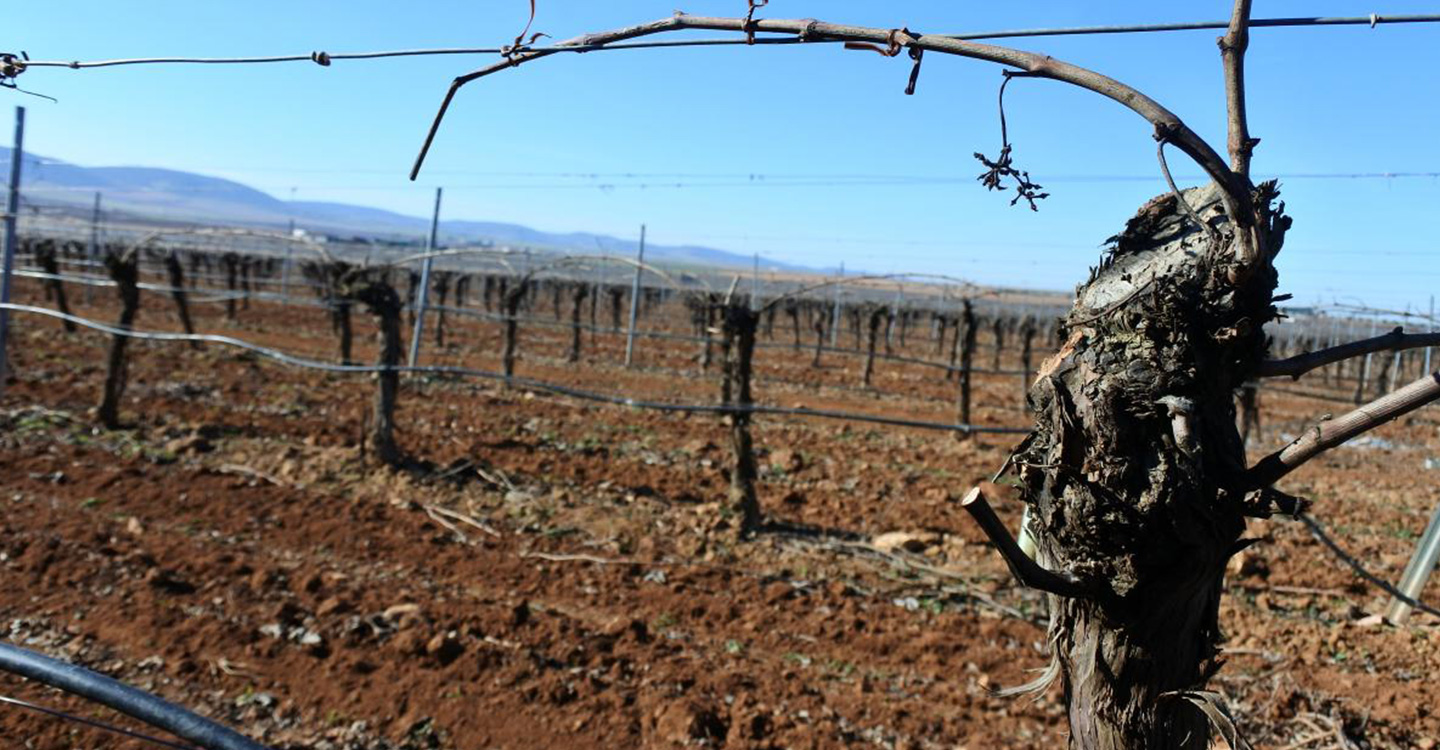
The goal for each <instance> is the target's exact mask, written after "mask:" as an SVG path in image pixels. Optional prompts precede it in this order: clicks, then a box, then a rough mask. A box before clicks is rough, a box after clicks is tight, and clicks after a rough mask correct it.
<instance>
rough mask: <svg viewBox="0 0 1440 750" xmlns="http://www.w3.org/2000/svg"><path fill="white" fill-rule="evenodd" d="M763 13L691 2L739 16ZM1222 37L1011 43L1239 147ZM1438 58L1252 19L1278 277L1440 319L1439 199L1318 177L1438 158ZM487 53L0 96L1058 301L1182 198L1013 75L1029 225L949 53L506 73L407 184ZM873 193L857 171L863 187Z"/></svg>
mask: <svg viewBox="0 0 1440 750" xmlns="http://www.w3.org/2000/svg"><path fill="white" fill-rule="evenodd" d="M538 4H539V15H538V17H537V19H536V21H535V26H534V30H536V31H543V32H546V33H549V34H551V35H552V36H554V37H555V38H559V39H563V38H567V37H570V36H573V35H576V34H580V33H583V32H586V31H594V30H600V29H607V28H612V27H616V26H623V25H628V24H631V23H636V22H640V21H645V20H652V19H655V18H660V17H663V16H665V15H668V14H669V13H670V12H671V10H672V9H673V8H674V7H675V5H676V3H675V0H664V1H663V2H652V1H651V0H625V1H623V2H605V3H599V2H578V1H576V0H563V1H562V0H539V3H538ZM744 6H745V3H744V0H694V1H693V2H686V3H683V4H682V5H681V6H680V7H681V8H682V9H684V10H685V11H687V12H691V13H697V14H705V15H743V12H744ZM1435 10H1436V8H1435V7H1434V4H1433V3H1421V2H1405V1H1401V0H1385V1H1384V2H1382V3H1380V4H1379V5H1377V4H1375V3H1370V4H1361V3H1358V2H1340V1H1334V2H1327V1H1324V0H1313V1H1311V2H1305V3H1299V2H1293V1H1291V0H1257V2H1256V3H1255V16H1256V17H1257V18H1259V17H1276V16H1293V15H1367V14H1369V13H1371V12H1379V13H1381V14H1382V15H1384V14H1402V13H1424V12H1434V11H1435ZM528 11H529V4H528V3H527V2H526V0H489V1H487V2H468V3H461V2H426V3H410V4H401V3H395V2H369V1H366V0H347V1H346V2H339V1H338V0H337V1H328V2H322V1H319V0H316V1H312V2H303V3H297V2H273V1H271V0H252V1H251V2H244V3H240V2H199V3H197V2H179V1H178V0H167V1H163V2H162V1H153V2H147V1H144V0H130V1H129V2H125V3H115V2H99V1H94V2H90V1H86V2H80V1H71V0H50V1H49V2H44V3H15V4H12V7H10V8H7V11H6V23H5V24H4V28H3V30H0V49H4V50H20V49H23V50H26V51H28V52H29V53H30V55H31V57H32V58H35V59H46V60H50V59H97V58H109V57H134V56H156V55H265V54H289V53H308V52H309V51H311V50H327V51H331V52H338V51H360V50H372V49H394V48H408V47H431V46H441V47H443V46H491V45H499V44H504V43H506V42H508V41H509V40H511V39H513V38H514V36H515V34H517V33H518V32H519V30H520V28H521V27H523V26H524V24H525V20H526V16H527V15H528ZM1228 11H1229V3H1228V2H1221V1H1219V0H1212V1H1211V2H1203V3H1193V2H1192V3H1159V2H1149V3H1140V2H1128V1H1126V2H1105V3H1077V2H1027V3H1007V4H1000V3H953V2H899V1H891V2H878V1H876V0H872V1H871V2H850V1H848V0H827V1H825V2H820V1H818V0H810V1H802V0H772V1H771V3H770V4H769V6H768V7H766V8H765V9H763V11H762V12H761V14H760V15H761V16H762V17H777V18H778V17H790V18H804V17H816V18H821V19H824V20H830V21H836V22H846V23H857V24H867V25H874V26H879V27H893V26H899V25H906V26H908V27H909V28H911V29H914V30H917V31H925V32H947V33H959V32H969V31H982V30H992V29H1003V28H1017V27H1037V26H1065V25H1091V24H1109V23H1138V22H1167V21H1193V20H1210V19H1224V18H1225V17H1226V16H1227V14H1228ZM1216 35H1217V34H1216V32H1210V31H1197V32H1176V33H1167V34H1151V35H1132V36H1123V37H1122V36H1097V37H1085V38H1049V39H1020V40H1012V41H1011V42H1008V43H1010V44H1013V45H1014V46H1017V47H1020V48H1022V49H1027V50H1032V51H1037V52H1045V53H1047V54H1052V55H1054V56H1056V57H1059V58H1062V59H1066V60H1069V61H1071V62H1074V63H1077V64H1081V65H1086V66H1089V67H1092V68H1094V69H1096V70H1099V71H1101V72H1104V73H1106V74H1108V75H1111V76H1113V77H1115V78H1118V79H1120V80H1122V81H1125V82H1126V83H1129V84H1131V85H1134V86H1136V87H1137V88H1139V89H1141V90H1143V91H1146V92H1147V93H1149V94H1150V95H1151V96H1153V97H1154V98H1156V99H1157V100H1159V101H1160V102H1161V103H1162V104H1164V105H1166V106H1167V107H1169V108H1170V109H1172V110H1173V111H1175V112H1176V113H1177V114H1179V115H1180V116H1181V117H1182V118H1183V119H1185V120H1186V121H1187V122H1188V123H1189V124H1190V125H1191V127H1193V128H1194V129H1195V130H1196V131H1198V132H1199V133H1200V134H1201V135H1202V136H1204V137H1206V138H1207V139H1209V140H1211V142H1212V143H1213V144H1216V146H1217V149H1219V150H1223V143H1224V97H1223V92H1222V88H1221V71H1220V64H1219V56H1218V53H1217V51H1216V47H1215V43H1214V40H1215V37H1216ZM700 36H713V35H700ZM1437 50H1440V24H1435V25H1416V26H1394V27H1386V26H1383V25H1382V26H1381V27H1380V28H1377V29H1374V30H1371V29H1368V28H1363V27H1344V28H1321V29H1304V30H1295V29H1273V30H1271V29H1259V30H1256V31H1255V32H1254V35H1253V40H1252V45H1251V52H1250V56H1249V58H1248V60H1249V70H1250V77H1249V86H1250V113H1251V130H1252V133H1253V134H1254V135H1256V136H1257V137H1259V138H1261V139H1262V143H1261V145H1260V147H1259V149H1258V150H1257V152H1256V157H1255V164H1254V169H1255V171H1256V174H1257V176H1264V175H1288V176H1289V177H1286V178H1285V179H1283V180H1282V191H1283V197H1284V198H1285V200H1286V202H1287V205H1288V206H1289V208H1290V212H1291V214H1292V215H1293V216H1294V218H1295V227H1294V229H1293V230H1292V232H1291V234H1290V237H1289V239H1288V241H1287V243H1286V248H1285V251H1284V253H1283V254H1282V259H1281V261H1280V270H1281V285H1282V290H1284V291H1290V292H1293V293H1295V294H1296V296H1297V298H1298V299H1299V300H1301V301H1305V302H1310V301H1321V300H1323V301H1332V300H1337V299H1338V300H1345V301H1351V302H1353V301H1355V300H1363V301H1365V302H1368V303H1371V304H1385V305H1406V304H1411V305H1415V306H1424V305H1425V304H1427V303H1428V299H1429V296H1430V294H1431V293H1432V290H1433V289H1434V288H1435V287H1436V285H1437V283H1436V282H1437V281H1440V227H1437V225H1436V222H1435V221H1434V220H1433V219H1434V217H1436V216H1437V215H1440V180H1437V179H1435V178H1431V177H1424V178H1389V179H1316V178H1306V177H1303V176H1302V175H1307V174H1316V173H1327V174H1328V173H1397V172H1435V171H1440V137H1437V136H1440V127H1437V120H1440V96H1437V93H1440V92H1437V84H1436V79H1435V77H1434V71H1435V70H1436V69H1437V67H1440V66H1437V63H1440V59H1437V58H1440V52H1437ZM491 59H492V58H488V57H484V56H478V57H441V58H412V59H403V60H385V61H371V62H359V61H356V62H349V61H340V62H336V63H335V64H334V65H333V66H331V67H329V68H322V67H319V66H317V65H314V64H311V63H290V64H277V65H268V66H259V65H251V66H234V67H222V66H183V67H182V66H169V67H160V66H149V67H138V66H137V67H128V68H110V69H98V70H84V71H72V70H66V69H34V70H32V71H30V72H28V73H26V74H25V76H24V77H23V78H22V79H21V83H22V85H23V86H25V87H27V88H30V89H34V90H37V91H41V92H43V93H46V94H48V95H51V96H54V97H57V98H58V99H59V100H60V102H59V103H58V104H50V103H47V102H44V101H42V100H39V99H35V98H32V97H24V96H19V95H16V94H13V93H9V92H0V93H3V94H4V97H5V100H6V102H7V103H10V102H13V103H19V104H24V105H25V106H26V107H27V108H28V116H29V119H28V123H27V124H28V126H29V127H28V133H27V147H28V149H29V150H31V151H34V152H36V153H40V154H44V155H47V156H54V157H58V158H61V159H65V160H68V161H72V162H75V163H79V164H84V165H91V166H94V165H145V166H160V167H170V168H175V169H184V170H190V171H196V172H202V173H206V174H212V175H216V176H221V177H228V178H232V179H236V180H241V181H243V182H246V183H248V184H251V185H253V186H255V187H258V188H260V189H263V190H266V191H267V192H270V193H272V194H273V195H275V196H277V197H281V198H288V197H290V196H291V195H292V194H293V195H294V197H296V198H299V199H302V200H334V201H344V202H351V203H361V204H367V205H375V206H381V207H385V208H390V209H393V210H398V211H402V212H406V213H413V214H417V215H420V214H425V213H427V212H428V210H429V203H430V201H431V199H432V194H433V192H432V191H433V187H434V186H436V185H443V186H445V188H446V194H445V216H446V217H447V218H466V219H483V220H499V221H513V222H517V223H521V224H527V225H530V226H534V227H536V228H539V229H544V230H550V231H570V230H586V231H596V232H604V233H610V234H614V235H617V236H622V237H633V236H635V235H637V234H638V226H639V225H640V224H641V223H642V222H643V223H646V224H647V225H648V226H649V237H650V238H651V239H652V240H653V241H656V242H663V243H666V244H676V243H684V242H693V243H700V244H707V245H711V246H716V247H722V248H725V249H729V250H733V251H737V252H741V253H751V252H758V253H760V254H762V255H764V256H767V257H773V258H776V259H781V260H788V261H793V262H800V263H806V264H812V265H817V266H818V265H830V264H833V263H836V262H840V261H843V262H845V264H846V265H847V266H848V267H850V268H865V269H869V270H873V271H878V272H899V271H928V272H936V273H949V274H955V275H959V276H964V277H967V278H971V279H974V280H976V281H978V282H981V283H992V284H1006V285H1023V286H1033V287H1041V288H1052V289H1068V288H1071V287H1073V285H1074V284H1075V283H1076V282H1077V281H1080V280H1083V278H1084V276H1085V273H1086V269H1087V267H1088V266H1089V265H1091V264H1093V263H1094V261H1095V259H1096V258H1097V257H1098V255H1099V252H1098V247H1099V245H1100V243H1101V242H1102V241H1103V240H1104V239H1105V237H1107V236H1109V235H1110V234H1113V233H1114V232H1115V231H1116V230H1118V229H1119V228H1120V227H1121V226H1122V225H1123V223H1124V221H1125V219H1127V218H1128V217H1129V216H1130V215H1131V214H1132V213H1133V211H1134V210H1135V208H1136V207H1138V206H1139V205H1140V204H1141V203H1142V202H1144V201H1145V200H1146V199H1147V198H1149V197H1151V196H1152V195H1154V194H1156V193H1158V192H1161V191H1163V189H1164V186H1163V183H1162V182H1161V180H1160V177H1159V174H1158V170H1157V167H1156V163H1155V157H1154V150H1155V146H1154V141H1153V140H1152V139H1151V137H1150V130H1149V127H1148V126H1147V124H1146V123H1145V122H1143V121H1142V120H1140V119H1139V118H1138V117H1136V116H1135V115H1133V114H1132V113H1130V112H1129V111H1128V110H1124V109H1123V108H1121V107H1119V106H1118V105H1116V104H1114V103H1113V102H1110V101H1108V100H1104V99H1101V98H1099V97H1097V96H1095V95H1093V94H1090V93H1087V92H1083V91H1079V90H1077V89H1072V88H1068V87H1066V86H1064V85H1062V84H1058V83H1053V82H1047V81H1035V80H1017V81H1015V82H1014V83H1013V84H1012V85H1011V86H1010V88H1009V90H1008V93H1007V113H1008V115H1009V124H1010V135H1011V140H1012V142H1013V143H1014V149H1015V158H1016V162H1017V164H1018V165H1019V166H1021V167H1022V168H1025V169H1028V170H1029V171H1030V172H1031V175H1032V177H1033V178H1034V179H1035V180H1036V181H1038V182H1040V183H1042V184H1044V185H1045V187H1046V188H1047V189H1048V190H1050V192H1051V193H1052V197H1051V198H1050V199H1048V200H1046V201H1044V203H1043V204H1042V207H1041V210H1040V212H1039V213H1031V212H1030V211H1029V210H1027V209H1025V208H1023V207H1014V208H1012V207H1010V206H1009V199H1008V197H1006V196H1002V195H1001V194H998V193H986V192H985V191H984V190H983V189H982V188H981V187H980V186H979V185H978V184H977V183H973V182H971V180H972V179H973V177H974V176H975V175H976V174H978V173H979V172H980V171H981V170H980V167H979V165H978V163H977V162H976V161H975V160H974V158H973V157H972V156H971V154H972V153H973V152H975V151H983V152H985V153H987V154H990V155H993V154H994V153H995V152H996V151H997V150H998V148H999V127H998V121H997V117H996V111H995V94H996V90H997V87H998V86H999V83H1000V80H1001V79H1000V73H999V68H997V67H995V66H993V65H988V64H985V63H979V62H975V61H969V60H962V59H945V58H942V57H941V56H939V55H932V56H929V57H928V58H927V59H926V61H925V67H924V70H923V72H922V74H921V77H920V82H919V87H918V90H917V93H916V95H915V96H913V97H906V96H904V95H903V93H902V90H903V88H904V84H905V79H906V77H907V75H908V73H909V61H908V60H907V59H905V58H904V57H901V58H896V59H884V58H881V57H880V56H878V55H875V54H871V53H866V52H856V51H844V50H842V49H840V48H838V47H833V46H823V47H821V46H815V47H805V48H797V47H784V48H778V47H776V48H758V47H757V48H751V49H742V48H717V49H679V50H652V51H644V52H640V51H632V52H610V53H602V54H590V55H583V56H557V57H552V58H549V59H546V60H543V61H540V62H537V63H534V64H532V65H529V66H526V67H523V68H520V69H518V70H511V71H506V72H504V73H502V74H500V75H498V76H495V77H492V78H488V79H484V80H482V81H478V82H476V83H474V84H471V85H470V86H469V87H467V88H466V89H465V90H463V91H462V93H461V94H460V96H459V98H458V99H457V101H456V104H455V106H454V107H452V109H451V112H450V115H449V116H448V118H447V120H446V123H445V126H444V129H443V130H442V131H441V133H440V136H439V138H438V140H437V142H436V145H435V147H434V149H433V151H432V152H431V155H430V158H429V161H428V162H427V168H426V171H425V172H424V173H423V174H422V175H421V178H420V180H419V181H418V182H417V183H410V182H409V181H408V180H407V179H406V173H407V171H408V168H409V165H410V163H411V160H412V159H413V157H414V155H415V152H416V150H417V148H418V147H419V145H420V142H421V139H422V137H423V135H424V132H425V129H426V127H427V126H428V123H429V121H430V119H431V117H432V116H433V114H434V110H435V107H436V105H437V104H438V102H439V100H440V97H441V95H442V94H443V92H444V90H445V88H446V86H447V85H448V83H449V81H450V79H451V78H453V77H454V76H455V75H456V74H459V73H462V72H465V71H468V70H470V69H472V68H475V67H478V66H480V65H482V64H484V63H486V62H489V61H490V60H491ZM4 119H5V120H8V119H9V118H8V117H5V118H4ZM4 127H5V130H4V132H6V133H8V125H6V126H4ZM1171 166H1172V169H1174V171H1175V172H1176V173H1177V175H1178V176H1190V177H1191V178H1192V179H1194V178H1195V176H1196V175H1197V174H1198V170H1197V169H1196V168H1194V167H1193V166H1192V165H1190V164H1188V163H1187V162H1186V160H1185V159H1184V157H1183V156H1182V155H1179V154H1172V156H1171ZM570 175H587V176H585V177H573V176H570ZM588 175H599V176H597V177H589V176H588ZM627 175H644V176H639V177H636V176H627ZM752 175H754V176H755V177H754V178H753V179H752V177H751V176H752ZM854 175H864V176H866V177H867V179H865V180H863V181H862V182H864V183H865V184H846V183H853V180H852V178H851V177H849V176H854ZM871 177H876V178H882V179H869V178H871ZM1116 177H1121V178H1139V179H1119V180H1117V179H1114V178H1116ZM895 178H899V179H895ZM914 178H921V179H914ZM937 178H938V179H940V180H948V181H941V182H935V181H933V180H935V179H937ZM927 181H928V182H927ZM1182 182H1183V180H1182ZM785 183H791V184H785ZM676 184H679V185H680V187H675V185H676Z"/></svg>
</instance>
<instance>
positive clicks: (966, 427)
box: [0, 303, 1030, 435]
mask: <svg viewBox="0 0 1440 750" xmlns="http://www.w3.org/2000/svg"><path fill="white" fill-rule="evenodd" d="M0 309H6V310H13V311H15V312H23V313H31V314H35V315H44V316H48V317H52V318H58V319H60V320H68V321H70V322H72V323H75V324H77V325H82V326H85V327H86V328H91V329H94V330H97V331H101V332H103V333H109V334H112V335H116V336H126V337H129V338H134V339H144V340H150V341H200V342H208V343H216V344H225V345H228V346H234V347H237V348H240V349H245V350H248V351H252V352H254V353H256V354H259V355H261V356H263V357H267V358H269V359H273V360H275V361H277V362H281V363H284V364H287V365H292V366H295V367H304V368H308V369H312V370H322V371H326V372H341V373H379V372H399V373H407V372H409V373H430V374H435V375H459V376H464V377H475V378H484V379H487V380H499V381H502V382H507V383H509V384H511V385H513V386H518V387H521V388H528V389H530V390H535V391H543V392H546V393H553V394H556V395H560V396H568V397H571V398H577V399H582V400H587V401H598V402H602V403H608V404H615V405H618V406H630V407H635V408H637V409H649V410H653V411H667V412H686V413H708V414H779V415H788V416H801V417H821V418H824V419H836V420H843V421H850V422H869V423H872V424H883V425H891V426H896V427H915V428H919V429H927V430H938V431H943V432H961V433H967V434H972V433H989V434H1009V435H1024V434H1028V433H1029V432H1030V429H1029V428H1027V427H989V426H984V425H971V424H951V423H946V422H928V421H923V420H916V419H902V418H898V417H882V416H878V415H874V414H859V413H854V412H842V411H834V410H830V409H806V408H789V407H783V406H766V405H763V404H748V405H734V404H672V403H664V402H659V401H644V400H640V399H634V398H630V397H628V396H614V395H610V394H604V393H595V392H593V391H585V390H581V389H578V388H570V387H567V386H562V385H556V384H554V383H547V382H545V381H541V380H535V379H532V378H525V377H519V376H512V377H508V378H507V377H505V375H504V374H503V373H498V372H491V371H489V370H478V369H474V368H469V367H451V366H440V365H431V366H417V367H410V366H408V365H396V366H394V367H387V366H384V365H337V364H333V363H330V362H320V361H317V360H312V359H305V358H302V357H295V356H292V355H290V354H286V353H285V352H282V351H279V350H277V349H271V348H269V347H264V346H260V345H259V344H254V343H251V342H249V341H244V340H242V339H237V338H232V337H230V336H220V335H216V334H186V333H167V332H162V331H137V330H125V329H121V328H116V327H114V326H110V325H106V324H105V323H101V322H98V321H94V320H89V319H88V318H82V317H79V316H77V315H66V314H65V313H62V312H57V311H55V310H51V309H49V308H44V307H35V306H33V305H19V304H14V303H0Z"/></svg>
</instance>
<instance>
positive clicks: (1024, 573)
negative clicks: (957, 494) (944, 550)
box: [960, 487, 1094, 598]
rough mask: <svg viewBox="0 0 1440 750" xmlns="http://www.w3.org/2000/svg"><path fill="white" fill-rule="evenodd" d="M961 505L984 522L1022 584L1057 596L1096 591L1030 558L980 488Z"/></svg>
mask: <svg viewBox="0 0 1440 750" xmlns="http://www.w3.org/2000/svg"><path fill="white" fill-rule="evenodd" d="M960 506H961V507H962V508H964V509H965V510H966V511H967V512H969V513H970V517H971V518H974V519H975V523H977V524H979V525H980V528H981V529H982V530H983V531H984V532H985V535H986V536H988V537H989V538H990V541H991V543H993V544H994V545H995V549H996V550H997V551H999V552H1000V556H1001V557H1003V558H1005V564H1006V565H1007V566H1009V568H1010V573H1011V574H1013V575H1014V576H1015V580H1017V581H1019V582H1020V583H1021V584H1023V585H1025V586H1028V587H1029V588H1032V589H1036V590H1039V591H1044V592H1046V593H1049V594H1055V595H1056V596H1068V597H1080V598H1088V597H1090V596H1092V595H1093V594H1094V592H1093V591H1091V590H1090V589H1089V588H1087V587H1086V586H1085V585H1084V584H1083V583H1082V582H1081V581H1080V580H1079V579H1077V578H1076V577H1075V576H1074V575H1072V574H1070V573H1062V572H1056V571H1053V570H1047V569H1045V568H1044V567H1042V566H1041V565H1040V563H1037V562H1035V561H1034V560H1032V559H1030V556H1029V555H1026V554H1025V552H1024V551H1023V550H1021V549H1020V545H1019V544H1018V543H1017V542H1016V541H1015V537H1013V536H1011V535H1010V530H1009V529H1007V528H1005V524H1004V522H1002V521H1001V520H1000V518H999V517H998V516H996V515H995V510H994V509H993V508H991V507H990V503H989V502H988V501H987V500H986V499H985V493H984V492H982V491H981V490H980V488H979V487H976V488H974V489H972V490H970V492H969V493H967V494H966V495H965V497H964V498H963V499H962V500H961V501H960Z"/></svg>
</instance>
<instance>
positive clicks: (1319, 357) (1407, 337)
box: [1258, 326, 1440, 380]
mask: <svg viewBox="0 0 1440 750" xmlns="http://www.w3.org/2000/svg"><path fill="white" fill-rule="evenodd" d="M1423 346H1440V333H1406V332H1405V329H1404V328H1401V327H1399V326H1397V327H1396V328H1395V329H1394V330H1392V331H1390V332H1389V333H1384V334H1381V335H1379V336H1374V337H1372V338H1368V339H1360V340H1359V341H1352V342H1350V343H1348V344H1341V345H1340V346H1332V347H1330V348H1329V349H1320V350H1318V351H1313V352H1306V353H1304V354H1297V355H1295V356H1293V357H1287V358H1285V359H1272V360H1268V361H1266V362H1263V363H1261V365H1260V372H1259V373H1258V375H1259V376H1260V377H1262V378H1280V377H1288V378H1291V379H1292V380H1299V379H1300V376H1301V375H1304V374H1305V373H1307V372H1310V371H1311V370H1314V369H1316V368H1318V367H1324V366H1326V365H1331V364H1335V363H1336V362H1341V361H1344V360H1347V359H1351V358H1353V357H1361V356H1364V355H1366V354H1374V353H1375V352H1388V351H1400V350H1402V349H1418V348H1420V347H1423Z"/></svg>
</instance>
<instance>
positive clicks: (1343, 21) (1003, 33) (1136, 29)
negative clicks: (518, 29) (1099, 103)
mask: <svg viewBox="0 0 1440 750" xmlns="http://www.w3.org/2000/svg"><path fill="white" fill-rule="evenodd" d="M1436 22H1440V15H1436V14H1408V15H1394V16H1391V15H1382V14H1378V13H1372V14H1370V15H1368V16H1334V17H1328V18H1327V17H1317V16H1311V17H1296V18H1255V19H1251V20H1250V24H1249V25H1250V28H1253V29H1261V28H1278V27H1314V26H1370V27H1372V28H1373V27H1375V26H1379V25H1382V24H1384V25H1394V24H1410V23H1436ZM1228 26H1229V21H1190V22H1181V23H1156V24H1128V25H1111V26H1072V27H1064V28H1037V29H1007V30H1000V31H979V32H970V33H964V34H936V35H935V36H944V37H949V38H951V39H960V40H980V39H1014V38H1021V37H1047V36H1095V35H1108V34H1145V33H1155V32H1173V31H1203V30H1207V29H1224V28H1227V27H1228ZM835 42H836V40H833V39H826V38H824V37H823V36H816V37H810V38H803V39H802V38H797V37H788V36H787V37H766V36H756V37H755V38H754V39H728V38H727V39H681V40H669V41H639V42H613V43H610V44H566V45H548V46H541V47H522V48H519V49H518V50H517V49H514V48H511V47H438V48H427V49H403V50H381V51H374V52H322V51H315V52H310V53H308V54H300V55H269V56H252V57H137V58H125V59H115V60H93V61H88V62H85V61H80V60H27V61H25V67H31V68H70V69H72V70H79V69H83V68H108V67H115V66H119V65H167V64H168V65H173V64H189V65H237V64H266V63H284V62H313V63H317V64H320V65H328V64H329V63H330V62H331V61H334V60H375V59H381V58H398V57H426V56H437V55H438V56H443V55H498V54H506V53H510V52H515V51H524V52H600V51H609V50H626V49H658V48H666V47H728V46H736V45H741V44H744V45H751V44H760V45H790V44H834V43H835Z"/></svg>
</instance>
